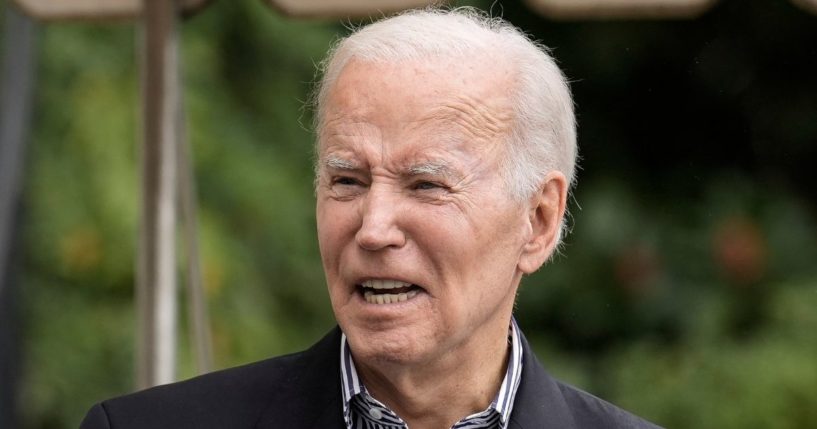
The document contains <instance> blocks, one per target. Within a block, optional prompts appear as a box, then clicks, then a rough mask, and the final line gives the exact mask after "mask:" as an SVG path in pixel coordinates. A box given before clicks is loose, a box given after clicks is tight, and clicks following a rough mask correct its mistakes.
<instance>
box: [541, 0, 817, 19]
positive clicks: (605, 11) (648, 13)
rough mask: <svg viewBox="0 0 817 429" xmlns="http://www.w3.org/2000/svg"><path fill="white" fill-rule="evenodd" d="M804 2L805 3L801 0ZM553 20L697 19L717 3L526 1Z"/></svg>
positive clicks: (697, 0)
mask: <svg viewBox="0 0 817 429" xmlns="http://www.w3.org/2000/svg"><path fill="white" fill-rule="evenodd" d="M801 1H805V0H801ZM525 2H526V3H527V4H528V5H529V6H530V7H531V9H534V10H536V11H537V12H539V13H541V14H542V15H544V16H547V17H549V18H554V19H632V18H694V17H696V16H698V15H700V14H702V13H703V12H705V11H707V10H708V9H709V8H711V7H712V6H713V5H714V4H715V3H717V0H525Z"/></svg>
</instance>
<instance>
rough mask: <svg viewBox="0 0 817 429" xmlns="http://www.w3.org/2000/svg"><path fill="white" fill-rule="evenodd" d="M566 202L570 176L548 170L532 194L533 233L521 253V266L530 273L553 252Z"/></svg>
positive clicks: (530, 211) (520, 268)
mask: <svg viewBox="0 0 817 429" xmlns="http://www.w3.org/2000/svg"><path fill="white" fill-rule="evenodd" d="M566 204H567V179H566V178H565V176H564V174H562V173H561V172H558V171H553V172H550V173H548V175H547V176H546V177H545V180H544V181H543V183H542V186H541V187H540V188H539V191H538V192H537V193H536V194H534V195H533V196H531V199H530V206H529V207H530V209H529V219H528V221H529V222H530V231H531V233H530V236H529V237H528V241H527V242H526V243H525V244H524V246H523V248H522V254H521V255H520V257H519V264H518V266H519V270H520V271H522V272H523V273H524V274H531V273H533V272H535V271H536V270H538V269H539V267H541V266H542V264H544V263H545V261H547V260H548V258H550V256H551V255H552V254H553V252H554V250H555V249H556V246H557V245H558V244H559V243H558V242H559V235H560V234H559V232H560V229H561V226H562V218H563V217H564V213H565V206H566Z"/></svg>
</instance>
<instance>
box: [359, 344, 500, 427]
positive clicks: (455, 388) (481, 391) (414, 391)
mask: <svg viewBox="0 0 817 429" xmlns="http://www.w3.org/2000/svg"><path fill="white" fill-rule="evenodd" d="M508 350H509V349H508V344H507V341H506V340H504V339H503V341H502V342H500V343H499V344H498V347H494V346H492V347H490V348H485V349H482V350H480V351H479V353H478V354H473V355H471V356H476V357H477V358H475V359H470V360H469V362H467V363H464V362H456V361H454V360H453V359H447V360H446V359H443V360H442V361H441V362H440V363H439V364H436V365H427V364H426V365H423V366H422V368H415V367H406V366H405V365H404V364H382V363H380V364H378V363H375V364H374V365H370V364H368V363H364V362H359V361H358V360H355V366H356V367H357V369H358V373H359V375H360V377H361V380H362V381H363V385H364V386H366V390H367V391H368V392H369V394H370V395H371V396H372V397H373V398H375V399H377V400H378V401H380V402H382V403H383V404H385V405H386V406H388V407H389V408H390V409H392V410H394V412H395V413H397V415H398V416H399V417H400V418H401V419H403V421H405V422H406V424H407V425H408V427H409V428H410V429H425V428H434V429H439V428H450V427H451V426H453V425H454V424H455V423H456V422H458V421H460V420H461V419H462V418H464V417H466V416H468V415H471V414H474V413H478V412H480V411H483V410H484V409H486V408H487V407H488V406H489V405H490V404H491V402H492V401H493V400H494V398H495V397H496V395H497V392H498V391H499V386H500V384H501V383H502V380H503V378H504V376H505V371H506V369H507V365H508V364H507V362H508V358H509V351H508Z"/></svg>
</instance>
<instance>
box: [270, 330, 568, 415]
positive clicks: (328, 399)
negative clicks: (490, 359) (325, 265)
mask: <svg viewBox="0 0 817 429" xmlns="http://www.w3.org/2000/svg"><path fill="white" fill-rule="evenodd" d="M517 333H518V334H519V338H520V340H521V343H522V351H523V365H522V379H521V381H520V383H519V390H518V391H517V393H516V400H515V402H514V406H513V411H512V413H511V416H510V421H509V422H508V428H509V429H576V428H577V426H576V423H575V421H574V420H573V417H572V414H571V412H570V410H569V408H568V406H567V403H566V402H565V399H564V396H563V395H562V391H561V389H560V388H559V385H558V384H557V383H556V380H555V379H553V377H551V376H550V375H549V374H548V373H547V372H546V371H545V369H544V368H543V367H542V365H541V364H540V363H539V360H538V359H537V358H536V355H535V354H534V353H533V350H531V347H530V344H528V341H527V339H526V338H525V336H524V334H522V331H521V330H518V331H517ZM340 339H341V332H340V329H339V328H337V327H336V328H335V329H333V330H332V331H331V332H330V333H329V334H328V335H326V336H325V337H324V338H323V339H322V340H320V341H319V342H318V343H317V344H315V345H314V346H312V347H311V348H310V349H309V350H307V351H305V352H304V353H302V354H300V355H299V356H298V357H297V359H296V360H297V362H298V366H300V368H298V369H297V370H295V369H293V373H299V374H301V375H303V377H301V378H299V379H297V380H292V383H291V384H290V385H287V386H281V389H282V390H286V391H287V392H288V393H287V395H293V396H292V397H291V398H295V401H296V402H299V403H306V404H308V405H307V406H306V407H296V409H290V414H289V415H286V416H283V415H281V414H280V410H281V409H286V406H285V405H284V406H282V405H281V404H280V403H271V404H270V405H269V406H268V408H267V410H266V411H265V412H263V413H262V415H261V417H260V418H259V420H258V423H257V424H256V428H257V429H274V428H280V427H315V428H321V429H343V428H344V427H345V425H344V423H343V399H342V396H341V386H340V376H339V375H338V374H340V362H339V361H340V359H338V349H339V347H340ZM306 397H311V398H313V399H312V400H310V401H303V400H302V398H306ZM279 400H286V398H279ZM276 411H277V412H276Z"/></svg>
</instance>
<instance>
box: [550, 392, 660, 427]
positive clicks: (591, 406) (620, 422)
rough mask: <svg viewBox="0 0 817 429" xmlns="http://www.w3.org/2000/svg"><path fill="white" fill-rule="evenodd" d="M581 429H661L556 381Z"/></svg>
mask: <svg viewBox="0 0 817 429" xmlns="http://www.w3.org/2000/svg"><path fill="white" fill-rule="evenodd" d="M556 384H557V385H558V386H559V390H561V392H562V396H563V397H564V399H565V402H566V403H567V406H568V409H569V410H570V413H571V415H572V416H573V420H574V421H575V422H576V426H577V427H579V428H593V429H608V428H609V429H661V428H660V427H659V426H656V425H654V424H652V423H650V422H648V421H646V420H644V419H642V418H640V417H638V416H636V415H634V414H632V413H630V412H628V411H625V410H623V409H621V408H619V407H617V406H615V405H613V404H611V403H609V402H607V401H605V400H603V399H601V398H598V397H596V396H593V395H592V394H590V393H587V392H585V391H583V390H580V389H578V388H576V387H573V386H571V385H569V384H565V383H563V382H561V381H558V380H557V381H556Z"/></svg>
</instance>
